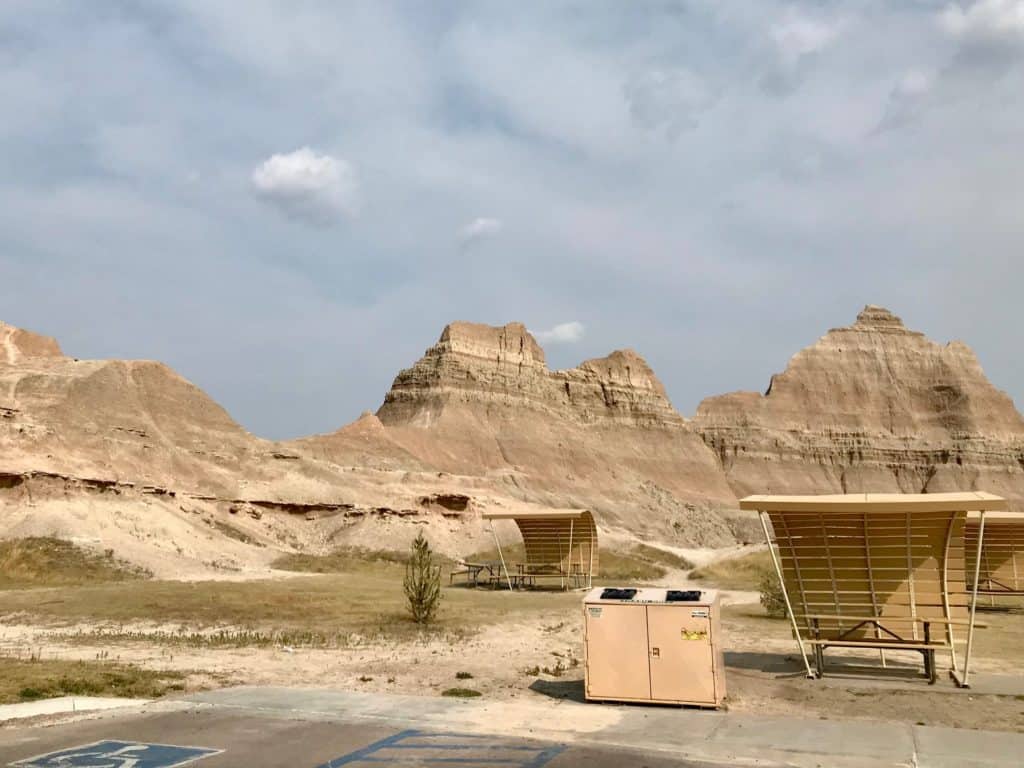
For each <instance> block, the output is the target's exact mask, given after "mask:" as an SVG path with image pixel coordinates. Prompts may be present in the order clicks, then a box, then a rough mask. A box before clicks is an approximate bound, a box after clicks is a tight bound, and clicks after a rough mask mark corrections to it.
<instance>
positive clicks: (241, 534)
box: [210, 519, 265, 547]
mask: <svg viewBox="0 0 1024 768" xmlns="http://www.w3.org/2000/svg"><path fill="white" fill-rule="evenodd" d="M210 525H212V526H213V527H214V528H216V529H217V530H218V531H220V532H221V533H223V534H224V535H225V536H227V537H228V538H229V539H234V540H235V541H240V542H242V543H243V544H250V545H253V546H257V547H262V546H265V545H264V544H263V542H261V541H257V540H256V539H254V538H253V537H252V536H250V535H249V534H248V533H246V532H245V531H242V530H239V529H238V528H235V526H233V525H231V524H230V523H225V522H223V521H221V520H217V519H213V520H210Z"/></svg>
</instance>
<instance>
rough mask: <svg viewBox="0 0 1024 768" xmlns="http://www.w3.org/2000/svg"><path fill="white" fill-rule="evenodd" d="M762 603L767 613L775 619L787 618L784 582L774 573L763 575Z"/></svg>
mask: <svg viewBox="0 0 1024 768" xmlns="http://www.w3.org/2000/svg"><path fill="white" fill-rule="evenodd" d="M760 589H761V605H762V606H763V607H764V610H765V613H767V614H768V615H769V616H771V617H772V618H775V619H784V618H786V598H785V596H784V594H783V592H782V584H780V583H779V578H778V576H776V575H775V574H774V573H766V574H764V575H763V576H762V577H761V584H760Z"/></svg>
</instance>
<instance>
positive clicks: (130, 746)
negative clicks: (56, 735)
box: [11, 740, 222, 768]
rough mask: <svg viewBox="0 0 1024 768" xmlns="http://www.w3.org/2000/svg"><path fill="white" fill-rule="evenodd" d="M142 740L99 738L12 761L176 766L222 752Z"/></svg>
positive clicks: (59, 767)
mask: <svg viewBox="0 0 1024 768" xmlns="http://www.w3.org/2000/svg"><path fill="white" fill-rule="evenodd" d="M221 751H222V750H219V749H206V748H204V747H177V746H173V745H171V744H145V743H142V742H138V741H112V740H108V741H97V742H95V743H93V744H83V745H82V746H79V747H72V748H71V749H64V750H61V751H60V752H48V753H47V754H45V755H38V756H37V757H29V758H26V759H24V760H19V761H18V762H16V763H11V765H12V766H18V768H174V767H175V766H178V765H185V764H186V763H191V762H192V761H194V760H201V759H202V758H204V757H209V756H210V755H216V754H217V753H219V752H221Z"/></svg>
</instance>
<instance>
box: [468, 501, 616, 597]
mask: <svg viewBox="0 0 1024 768" xmlns="http://www.w3.org/2000/svg"><path fill="white" fill-rule="evenodd" d="M483 518H484V519H485V520H487V521H489V522H490V523H491V532H492V533H494V526H493V521H494V520H514V521H515V524H516V526H517V527H518V528H519V533H520V534H521V535H522V537H523V547H524V550H525V554H524V560H523V562H521V563H509V562H507V561H506V558H505V555H504V553H503V552H502V550H501V543H500V542H499V541H498V536H497V534H496V533H494V543H495V544H496V545H497V547H498V555H499V557H500V558H501V568H502V571H503V572H504V575H505V579H506V580H507V583H508V586H509V588H510V589H511V588H512V587H513V586H514V585H516V584H518V585H519V586H525V585H527V584H535V583H536V582H537V581H538V580H542V579H546V580H552V579H558V581H559V582H560V584H561V586H562V587H563V588H565V587H570V586H572V587H576V588H580V589H590V587H591V584H592V581H593V577H594V574H595V573H597V568H598V563H599V552H598V545H597V524H596V523H595V522H594V516H593V515H592V514H591V513H590V512H589V511H588V510H586V509H541V510H519V511H509V512H506V511H493V512H484V513H483Z"/></svg>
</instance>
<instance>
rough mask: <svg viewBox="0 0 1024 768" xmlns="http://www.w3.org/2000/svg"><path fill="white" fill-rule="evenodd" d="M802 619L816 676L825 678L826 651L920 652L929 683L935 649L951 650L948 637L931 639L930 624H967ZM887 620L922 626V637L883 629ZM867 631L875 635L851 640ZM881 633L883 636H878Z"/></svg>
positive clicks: (953, 622)
mask: <svg viewBox="0 0 1024 768" xmlns="http://www.w3.org/2000/svg"><path fill="white" fill-rule="evenodd" d="M803 618H804V619H805V620H807V621H808V622H810V628H811V637H810V638H809V639H808V640H806V641H805V642H807V643H808V644H809V645H811V646H813V651H814V661H815V667H816V668H817V670H816V671H817V676H818V677H824V675H825V649H826V648H830V647H835V648H874V649H878V650H881V651H885V650H900V651H920V653H921V655H922V656H923V657H924V674H925V677H927V678H928V683H929V684H933V683H935V681H936V680H937V679H938V671H937V669H936V666H935V651H936V649H938V650H948V649H949V648H950V644H949V641H948V639H947V637H945V636H942V635H940V636H939V637H932V629H931V628H932V625H933V624H938V625H941V626H943V627H948V626H953V627H966V626H969V624H970V622H969V621H967V620H964V619H943V618H931V617H923V616H916V617H906V616H899V617H885V616H839V615H836V614H834V613H815V614H804V615H803ZM823 621H828V622H836V623H844V622H854V624H853V626H852V627H850V628H849V629H844V630H822V627H821V622H823ZM886 621H889V622H892V621H897V622H902V623H906V622H912V623H917V624H921V625H923V628H924V638H923V639H914V638H907V637H903V636H901V635H899V634H898V633H896V632H894V631H892V630H891V629H889V628H887V627H886V626H884V624H883V622H886ZM974 626H975V627H985V626H986V625H985V624H982V623H981V622H977V621H976V622H975V623H974ZM866 628H873V629H875V630H876V635H878V636H876V637H852V635H853V634H854V633H856V632H860V631H862V630H864V629H866ZM829 631H835V632H838V634H837V635H835V636H834V637H827V636H826V633H827V632H829ZM883 633H884V635H885V637H882V636H881V635H882V634H883Z"/></svg>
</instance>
